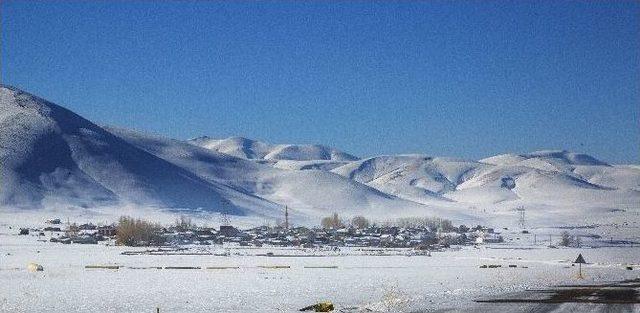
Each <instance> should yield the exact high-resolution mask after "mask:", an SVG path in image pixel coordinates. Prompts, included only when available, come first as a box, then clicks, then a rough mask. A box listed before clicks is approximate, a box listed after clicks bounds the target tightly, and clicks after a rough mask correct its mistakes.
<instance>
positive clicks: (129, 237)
mask: <svg viewBox="0 0 640 313" xmlns="http://www.w3.org/2000/svg"><path fill="white" fill-rule="evenodd" d="M163 243H164V237H162V227H160V225H158V224H154V223H151V222H148V221H144V220H141V219H134V218H132V217H129V216H122V217H120V220H119V221H118V226H117V227H116V244H118V245H124V246H151V245H161V244H163Z"/></svg>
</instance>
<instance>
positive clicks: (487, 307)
mask: <svg viewBox="0 0 640 313" xmlns="http://www.w3.org/2000/svg"><path fill="white" fill-rule="evenodd" d="M438 312H477V313H480V312H501V313H506V312H530V313H544V312H638V313H640V279H635V280H629V281H621V282H615V283H608V284H600V285H567V286H555V287H551V288H549V289H544V290H526V291H522V292H517V293H511V294H506V295H503V296H500V297H496V298H486V299H477V300H475V304H474V305H473V306H471V307H465V308H463V309H462V308H458V309H448V310H440V311H438Z"/></svg>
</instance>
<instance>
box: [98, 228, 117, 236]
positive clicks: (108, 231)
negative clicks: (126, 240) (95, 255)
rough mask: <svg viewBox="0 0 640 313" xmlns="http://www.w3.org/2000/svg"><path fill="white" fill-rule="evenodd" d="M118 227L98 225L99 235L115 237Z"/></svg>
mask: <svg viewBox="0 0 640 313" xmlns="http://www.w3.org/2000/svg"><path fill="white" fill-rule="evenodd" d="M116 231H117V229H116V227H115V226H114V225H107V226H98V235H100V236H104V237H113V236H115V235H116Z"/></svg>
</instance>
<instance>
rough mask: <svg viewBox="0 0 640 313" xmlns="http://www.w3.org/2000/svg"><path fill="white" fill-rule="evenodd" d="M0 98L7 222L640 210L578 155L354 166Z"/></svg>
mask: <svg viewBox="0 0 640 313" xmlns="http://www.w3.org/2000/svg"><path fill="white" fill-rule="evenodd" d="M0 97H1V102H0V103H1V104H0V112H2V113H0V161H1V162H2V164H3V167H2V173H1V177H0V178H1V180H2V182H3V188H2V190H1V191H0V201H1V205H2V207H3V210H4V211H10V212H31V213H35V212H38V211H37V210H41V211H44V212H60V213H65V212H67V213H68V212H73V214H76V215H78V216H82V215H83V214H85V215H87V216H88V215H91V214H98V215H99V216H102V217H103V218H108V217H109V218H114V217H115V216H118V215H120V214H122V213H123V211H122V209H121V208H123V207H126V208H128V210H132V212H134V214H135V212H136V210H139V211H138V212H140V214H141V215H144V214H147V212H149V211H148V210H152V212H159V213H160V212H163V213H171V212H174V213H176V212H180V213H193V214H198V215H216V214H218V213H220V212H225V213H228V214H230V215H234V216H238V218H239V219H242V218H246V219H247V220H251V219H253V220H254V221H265V220H275V219H276V218H280V217H281V216H282V210H283V207H284V206H285V205H286V206H288V207H289V210H290V212H291V214H292V217H293V219H294V220H295V221H296V222H299V223H303V224H315V223H317V221H318V219H319V217H321V216H325V215H328V214H330V213H331V212H339V213H340V214H342V215H345V216H353V215H356V214H362V215H365V216H368V217H370V218H372V219H379V220H383V219H386V218H391V217H398V216H437V217H445V218H449V219H452V220H454V222H461V223H462V222H468V223H479V222H483V223H487V224H490V225H492V224H498V222H500V223H502V224H505V223H506V224H513V223H515V222H516V217H515V216H516V214H515V213H514V209H515V208H518V207H524V208H526V210H527V214H528V219H529V222H530V223H532V224H533V225H538V226H553V225H563V224H575V223H576V222H578V221H579V223H581V224H587V223H591V222H595V221H599V222H604V221H607V220H620V219H624V217H625V216H636V215H637V214H638V210H639V205H640V168H639V167H638V166H637V165H616V164H607V163H606V162H603V161H600V160H598V159H597V158H596V157H593V156H590V155H586V154H581V153H575V152H568V151H537V152H532V153H528V154H508V153H507V154H502V155H497V156H492V157H488V158H485V159H481V160H466V159H457V158H451V157H437V156H431V155H384V156H373V157H368V156H360V157H356V156H353V155H351V154H349V153H348V152H344V151H341V150H338V149H336V148H331V147H326V146H322V145H293V144H287V145H285V144H268V143H263V142H259V141H255V140H251V139H247V138H241V137H232V138H227V139H212V138H208V137H206V136H205V137H199V138H196V139H192V140H187V141H182V140H176V139H170V138H166V137H162V136H157V135H153V134H148V133H142V132H138V131H134V130H129V129H123V128H117V127H103V126H99V125H96V124H94V123H92V122H91V121H89V120H86V119H84V118H82V117H81V116H79V115H77V114H75V113H73V112H71V111H69V110H67V109H65V108H63V107H60V106H58V105H55V104H53V103H51V102H48V101H46V100H45V99H41V98H38V97H37V96H34V95H31V94H29V93H26V92H24V91H21V90H19V89H16V88H13V87H8V86H2V88H1V90H0ZM185 127H186V126H185ZM127 212H129V211H127ZM142 212H145V213H144V214H143V213H142ZM129 213H130V212H129ZM151 218H153V217H151Z"/></svg>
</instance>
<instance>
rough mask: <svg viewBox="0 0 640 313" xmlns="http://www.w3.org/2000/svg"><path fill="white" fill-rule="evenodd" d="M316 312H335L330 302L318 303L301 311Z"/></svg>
mask: <svg viewBox="0 0 640 313" xmlns="http://www.w3.org/2000/svg"><path fill="white" fill-rule="evenodd" d="M311 310H313V311H314V312H331V311H333V310H334V307H333V303H331V302H330V301H324V302H318V303H316V304H314V305H310V306H308V307H305V308H302V309H300V311H311Z"/></svg>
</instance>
